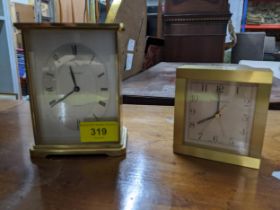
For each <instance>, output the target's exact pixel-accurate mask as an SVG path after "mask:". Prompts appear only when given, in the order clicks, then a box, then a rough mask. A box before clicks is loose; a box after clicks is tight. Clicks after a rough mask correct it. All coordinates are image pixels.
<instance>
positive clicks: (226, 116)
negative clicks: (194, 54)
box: [174, 64, 272, 168]
mask: <svg viewBox="0 0 280 210" xmlns="http://www.w3.org/2000/svg"><path fill="white" fill-rule="evenodd" d="M271 83H272V72H271V71H270V70H268V69H256V68H251V67H248V66H241V65H231V64H220V65H219V64H212V65H211V64H209V65H186V66H182V67H179V68H178V69H177V78H176V99H175V127H174V152H176V153H181V154H187V155H192V156H196V157H200V158H206V159H210V160H216V161H221V162H226V163H231V164H236V165H242V166H246V167H250V168H259V167H260V158H261V151H262V145H263V137H264V131H265V124H266V116H267V110H268V103H269V96H270V89H271Z"/></svg>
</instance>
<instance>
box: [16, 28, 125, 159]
mask: <svg viewBox="0 0 280 210" xmlns="http://www.w3.org/2000/svg"><path fill="white" fill-rule="evenodd" d="M15 26H16V27H17V28H18V29H21V30H22V37H23V45H24V49H25V51H24V53H25V58H26V62H25V65H26V69H27V72H26V73H27V77H28V80H29V82H28V87H29V90H30V109H31V115H32V125H33V132H34V138H35V146H34V147H33V148H32V149H31V150H30V152H31V155H35V156H38V155H39V156H41V155H43V156H47V155H53V154H65V155H67V154H71V155H72V154H100V153H101V154H107V155H112V156H115V155H122V154H124V153H125V149H126V141H127V129H126V128H123V126H122V120H121V107H120V105H121V104H122V97H121V95H120V91H121V87H120V85H121V76H120V68H119V65H118V63H119V62H120V55H119V52H118V31H122V30H123V24H49V23H41V24H36V23H23V24H15ZM54 29H59V30H90V31H96V30H112V31H114V32H115V44H116V46H115V49H116V54H117V55H116V63H115V66H116V70H117V72H116V75H117V78H116V80H117V86H118V95H117V96H116V100H117V103H118V104H119V105H118V113H117V114H118V116H117V118H118V119H117V121H118V122H119V130H120V132H119V141H118V142H115V141H114V142H104V143H81V145H42V144H40V139H41V133H40V132H39V131H40V129H39V126H40V124H39V120H38V105H37V100H36V97H37V96H36V95H35V92H34V88H33V78H32V73H31V72H32V69H31V67H32V66H31V63H30V57H29V53H28V52H29V44H30V43H29V39H28V36H29V32H30V31H31V30H54Z"/></svg>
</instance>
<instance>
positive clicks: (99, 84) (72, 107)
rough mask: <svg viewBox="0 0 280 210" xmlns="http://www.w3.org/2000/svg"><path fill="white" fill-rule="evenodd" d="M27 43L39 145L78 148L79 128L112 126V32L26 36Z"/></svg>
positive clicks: (115, 95) (34, 32)
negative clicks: (83, 125) (98, 124)
mask: <svg viewBox="0 0 280 210" xmlns="http://www.w3.org/2000/svg"><path fill="white" fill-rule="evenodd" d="M42 37H47V39H44V41H42ZM29 38H30V39H31V41H29V42H28V43H32V44H30V46H29V49H30V52H29V57H30V60H31V70H32V81H33V84H32V86H33V90H34V96H35V98H34V99H35V103H36V106H37V109H38V121H39V129H40V140H41V142H39V143H40V144H80V140H79V123H80V122H82V121H107V120H114V121H117V120H118V116H119V113H118V104H119V101H118V94H119V93H118V75H117V66H116V65H117V50H116V35H115V31H110V30H104V31H100V30H99V31H97V30H96V31H93V30H92V31H89V30H32V31H31V32H30V34H29ZM50 131H51V132H50Z"/></svg>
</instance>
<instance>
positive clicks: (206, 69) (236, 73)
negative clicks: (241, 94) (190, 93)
mask: <svg viewBox="0 0 280 210" xmlns="http://www.w3.org/2000/svg"><path fill="white" fill-rule="evenodd" d="M190 79H192V80H205V81H224V82H242V83H250V84H257V96H256V106H255V113H254V118H253V126H252V132H251V139H250V146H249V155H248V156H243V155H239V154H235V153H232V152H229V151H227V150H225V149H213V148H212V147H211V148H210V147H207V146H200V145H195V144H193V143H185V142H184V138H185V117H187V116H186V106H187V104H186V98H187V88H188V80H190ZM271 84H272V71H271V70H269V69H256V68H251V67H248V66H241V65H232V64H219V65H218V64H217V65H215V64H214V65H213V64H209V65H207V64H201V65H200V64H198V65H184V66H181V67H178V68H177V71H176V94H175V119H174V144H173V151H174V152H175V153H178V154H185V155H190V156H194V157H199V158H204V159H209V160H214V161H219V162H224V163H230V164H234V165H239V166H244V167H248V168H254V169H259V168H260V163H261V152H262V146H263V138H264V133H265V125H266V118H267V111H268V105H269V97H270V91H271Z"/></svg>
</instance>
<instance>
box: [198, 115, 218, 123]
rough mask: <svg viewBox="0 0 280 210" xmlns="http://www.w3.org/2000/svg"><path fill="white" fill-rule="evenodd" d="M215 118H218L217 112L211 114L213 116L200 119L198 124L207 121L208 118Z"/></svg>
mask: <svg viewBox="0 0 280 210" xmlns="http://www.w3.org/2000/svg"><path fill="white" fill-rule="evenodd" d="M214 118H216V114H214V115H213V116H211V117H206V118H204V119H202V120H199V121H198V122H197V123H196V124H201V123H204V122H206V121H208V120H211V119H214Z"/></svg>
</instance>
